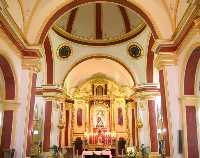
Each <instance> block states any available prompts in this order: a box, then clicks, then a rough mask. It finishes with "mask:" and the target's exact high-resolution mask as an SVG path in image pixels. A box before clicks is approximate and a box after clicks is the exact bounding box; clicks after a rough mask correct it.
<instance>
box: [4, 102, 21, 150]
mask: <svg viewBox="0 0 200 158" xmlns="http://www.w3.org/2000/svg"><path fill="white" fill-rule="evenodd" d="M1 105H2V110H3V114H2V117H3V122H2V135H1V148H2V149H3V150H6V149H11V148H14V144H15V129H16V111H17V108H18V106H19V103H17V102H16V101H15V100H4V101H1Z"/></svg>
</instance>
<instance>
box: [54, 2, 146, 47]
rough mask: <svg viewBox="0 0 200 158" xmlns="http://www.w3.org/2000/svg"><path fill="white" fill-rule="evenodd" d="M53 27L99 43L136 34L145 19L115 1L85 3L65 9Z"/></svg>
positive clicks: (71, 36)
mask: <svg viewBox="0 0 200 158" xmlns="http://www.w3.org/2000/svg"><path fill="white" fill-rule="evenodd" d="M53 28H54V30H55V31H56V32H57V33H58V34H59V35H61V36H63V37H65V38H67V39H69V40H72V41H74V42H85V43H89V44H92V43H99V45H100V44H113V43H114V42H115V43H116V42H121V41H125V40H127V39H130V38H133V37H134V36H136V35H138V34H139V33H141V32H142V31H143V29H144V28H145V22H144V20H143V19H142V18H141V17H140V16H139V15H138V14H137V13H136V12H134V11H133V10H130V9H128V8H125V7H122V6H120V5H117V4H114V3H86V4H85V5H81V6H78V7H76V8H74V9H73V10H71V11H69V12H66V13H65V14H64V15H63V16H62V17H60V18H59V19H58V20H57V22H56V23H55V25H54V27H53Z"/></svg>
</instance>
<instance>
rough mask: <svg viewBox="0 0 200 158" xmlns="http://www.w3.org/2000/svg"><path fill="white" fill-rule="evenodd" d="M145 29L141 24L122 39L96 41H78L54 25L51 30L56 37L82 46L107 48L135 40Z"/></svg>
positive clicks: (75, 37)
mask: <svg viewBox="0 0 200 158" xmlns="http://www.w3.org/2000/svg"><path fill="white" fill-rule="evenodd" d="M145 28H146V24H145V23H143V24H140V25H139V26H138V27H137V28H136V29H135V30H132V31H130V32H128V33H126V34H125V35H123V36H122V37H121V36H120V37H119V38H116V39H101V38H99V39H98V38H97V39H96V40H95V39H93V40H88V39H86V38H82V39H80V38H79V37H77V36H75V35H72V34H70V33H68V32H66V31H64V30H63V29H61V28H59V27H58V26H56V25H54V26H53V27H52V29H53V30H54V32H55V33H56V34H57V35H59V36H61V37H63V38H65V39H67V40H69V41H72V42H74V43H79V44H82V45H91V46H109V45H115V44H119V43H122V42H126V41H128V40H131V39H132V38H135V37H136V36H137V35H139V34H140V33H141V32H143V31H144V29H145Z"/></svg>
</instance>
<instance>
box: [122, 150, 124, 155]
mask: <svg viewBox="0 0 200 158" xmlns="http://www.w3.org/2000/svg"><path fill="white" fill-rule="evenodd" d="M122 157H124V149H122Z"/></svg>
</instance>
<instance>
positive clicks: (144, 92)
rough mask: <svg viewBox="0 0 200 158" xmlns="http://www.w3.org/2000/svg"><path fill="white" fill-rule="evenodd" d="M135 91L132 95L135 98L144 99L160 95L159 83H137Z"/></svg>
mask: <svg viewBox="0 0 200 158" xmlns="http://www.w3.org/2000/svg"><path fill="white" fill-rule="evenodd" d="M134 91H135V93H134V94H133V95H132V98H133V99H136V98H137V99H138V98H139V99H143V100H148V99H152V98H154V97H155V96H159V95H160V88H159V85H158V84H154V83H145V84H141V85H136V86H135V87H134Z"/></svg>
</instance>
